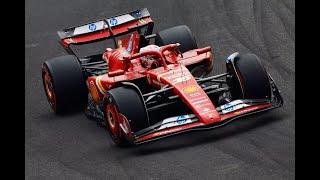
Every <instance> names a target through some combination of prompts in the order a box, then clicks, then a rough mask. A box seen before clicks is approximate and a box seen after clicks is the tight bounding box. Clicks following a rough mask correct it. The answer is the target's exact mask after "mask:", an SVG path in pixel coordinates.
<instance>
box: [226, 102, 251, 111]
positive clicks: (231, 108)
mask: <svg viewBox="0 0 320 180" xmlns="http://www.w3.org/2000/svg"><path fill="white" fill-rule="evenodd" d="M248 106H249V105H248V104H244V103H243V101H241V100H235V101H232V102H230V103H227V104H224V105H222V106H221V109H222V113H229V112H232V111H235V110H238V109H241V108H244V107H248Z"/></svg>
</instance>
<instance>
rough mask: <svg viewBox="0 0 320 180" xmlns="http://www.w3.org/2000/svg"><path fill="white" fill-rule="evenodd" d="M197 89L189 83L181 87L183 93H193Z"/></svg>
mask: <svg viewBox="0 0 320 180" xmlns="http://www.w3.org/2000/svg"><path fill="white" fill-rule="evenodd" d="M197 90H198V87H197V86H196V85H190V86H187V87H184V88H183V92H185V93H188V94H190V93H194V92H196V91H197Z"/></svg>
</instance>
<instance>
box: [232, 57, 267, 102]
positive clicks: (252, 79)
mask: <svg viewBox="0 0 320 180" xmlns="http://www.w3.org/2000/svg"><path fill="white" fill-rule="evenodd" d="M227 71H228V73H230V75H231V76H230V77H229V78H227V81H228V85H229V86H231V96H232V98H233V99H270V98H271V86H270V81H269V76H268V73H267V72H266V70H265V68H264V67H263V65H262V64H261V61H260V59H259V58H258V57H257V56H256V55H255V54H244V55H237V56H236V57H234V59H233V62H231V61H230V62H228V63H227Z"/></svg>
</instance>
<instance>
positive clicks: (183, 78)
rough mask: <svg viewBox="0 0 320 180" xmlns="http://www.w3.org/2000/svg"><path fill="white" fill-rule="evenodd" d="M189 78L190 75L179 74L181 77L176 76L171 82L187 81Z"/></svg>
mask: <svg viewBox="0 0 320 180" xmlns="http://www.w3.org/2000/svg"><path fill="white" fill-rule="evenodd" d="M190 79H191V77H190V76H181V77H178V78H176V79H174V80H173V81H172V84H177V83H181V82H183V81H188V80H190Z"/></svg>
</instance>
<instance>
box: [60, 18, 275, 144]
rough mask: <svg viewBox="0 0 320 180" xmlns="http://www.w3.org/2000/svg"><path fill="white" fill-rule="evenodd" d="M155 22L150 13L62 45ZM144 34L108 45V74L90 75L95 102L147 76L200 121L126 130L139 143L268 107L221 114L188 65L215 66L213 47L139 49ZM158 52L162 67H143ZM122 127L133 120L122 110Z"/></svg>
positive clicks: (105, 56) (135, 33)
mask: <svg viewBox="0 0 320 180" xmlns="http://www.w3.org/2000/svg"><path fill="white" fill-rule="evenodd" d="M150 23H153V22H152V19H151V18H150V16H147V17H143V18H141V19H139V20H132V21H129V22H126V23H123V24H119V25H117V26H114V27H112V30H110V29H107V28H106V29H101V30H98V31H95V32H90V33H84V34H79V35H76V36H70V37H62V38H61V44H62V45H63V46H64V47H65V48H66V49H67V48H68V47H69V45H70V44H81V43H87V42H91V41H95V40H98V39H105V38H108V37H110V36H116V35H119V34H121V35H123V34H124V33H125V32H127V31H128V29H132V28H134V27H139V26H144V25H148V24H150ZM139 42H140V34H139V33H138V31H132V32H131V33H127V35H126V36H124V37H122V38H121V39H119V40H117V42H116V43H117V48H116V49H110V48H107V49H106V51H105V52H104V53H103V55H102V57H103V59H104V60H105V61H106V62H107V64H108V68H109V70H108V73H106V74H103V75H100V76H90V77H88V78H87V86H88V89H89V93H90V94H91V96H92V98H93V101H94V102H95V103H96V104H99V102H100V101H102V100H103V99H104V97H105V95H106V93H107V91H108V90H110V89H112V88H115V87H117V86H118V85H119V83H120V82H123V81H133V80H136V79H140V78H143V79H145V81H146V82H148V84H149V85H151V86H154V87H156V88H158V89H160V88H162V87H164V86H170V87H173V92H174V94H176V95H178V96H179V97H180V99H181V100H182V101H183V102H184V103H185V105H186V106H187V107H188V108H189V109H191V110H192V112H193V113H194V115H196V117H197V119H198V120H197V121H195V122H191V123H187V124H182V125H179V126H173V127H168V128H164V129H158V130H155V131H152V132H150V133H146V134H142V135H138V136H135V137H133V134H132V133H131V132H128V133H126V134H127V136H128V138H131V139H132V138H133V141H134V142H135V143H140V142H144V141H147V140H149V139H155V138H157V137H162V136H165V135H169V134H175V133H177V132H183V131H184V130H188V129H192V128H196V127H201V126H203V127H207V126H209V125H212V124H216V123H220V122H223V121H225V120H227V119H230V118H233V117H236V116H239V115H241V114H245V113H247V112H250V111H255V110H259V109H268V108H270V107H271V106H272V104H271V103H265V104H259V105H252V106H249V107H244V108H240V109H238V110H236V111H231V112H229V113H219V112H218V111H217V109H216V107H215V106H214V104H213V103H212V101H211V99H210V98H209V97H208V95H207V94H206V93H205V92H204V90H203V89H202V88H201V87H200V86H199V85H198V83H197V81H196V80H195V78H194V77H193V76H192V74H191V73H190V72H189V70H188V69H187V68H186V66H188V65H192V64H197V63H199V62H202V61H206V65H207V67H208V70H211V68H212V61H213V56H212V53H211V47H210V46H208V47H205V48H199V49H194V50H190V51H187V52H184V53H183V54H179V53H178V52H177V51H176V50H175V48H177V46H178V44H169V45H166V46H162V47H160V50H158V51H155V50H153V51H152V50H150V51H148V52H142V53H141V52H139V50H140V49H139ZM146 55H154V56H158V57H159V58H160V61H161V62H160V64H161V66H160V67H158V68H155V69H151V68H146V67H143V66H142V63H141V57H143V56H146ZM119 116H121V117H119V121H120V122H119V123H120V126H126V127H128V126H129V125H128V124H129V123H128V121H127V120H126V117H124V116H123V115H122V114H121V112H120V114H119Z"/></svg>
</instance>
